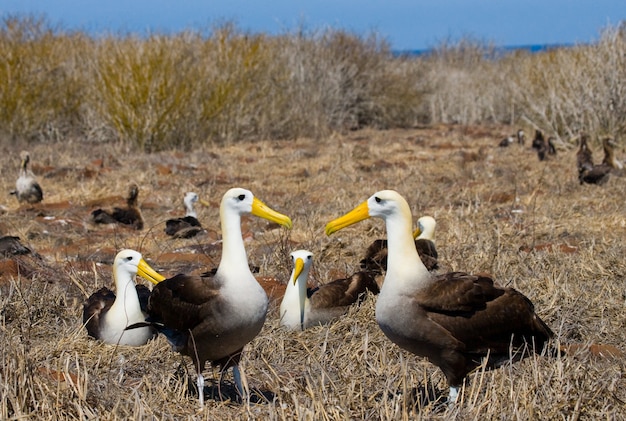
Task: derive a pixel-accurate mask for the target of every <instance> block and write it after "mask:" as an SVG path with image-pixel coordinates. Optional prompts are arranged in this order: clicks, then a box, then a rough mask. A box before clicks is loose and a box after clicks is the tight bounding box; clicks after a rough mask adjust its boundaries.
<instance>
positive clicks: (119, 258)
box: [113, 249, 165, 284]
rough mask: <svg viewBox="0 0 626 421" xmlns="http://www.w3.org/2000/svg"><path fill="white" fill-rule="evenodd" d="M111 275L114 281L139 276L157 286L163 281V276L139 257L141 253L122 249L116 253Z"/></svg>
mask: <svg viewBox="0 0 626 421" xmlns="http://www.w3.org/2000/svg"><path fill="white" fill-rule="evenodd" d="M113 273H114V274H115V279H116V280H117V279H124V277H127V278H132V277H134V276H135V275H139V276H141V277H142V278H144V279H145V280H147V281H150V282H152V283H153V284H158V283H159V282H161V281H163V280H164V279H165V277H164V276H163V275H161V274H159V273H158V272H157V271H155V270H154V269H152V268H151V267H150V265H149V264H148V263H147V262H146V261H145V260H144V259H143V257H142V256H141V253H139V252H138V251H135V250H130V249H124V250H121V251H120V252H119V253H117V255H116V256H115V260H114V261H113Z"/></svg>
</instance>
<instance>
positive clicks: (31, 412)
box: [0, 126, 626, 420]
mask: <svg viewBox="0 0 626 421" xmlns="http://www.w3.org/2000/svg"><path fill="white" fill-rule="evenodd" d="M514 129H515V128H512V127H471V126H466V127H461V126H457V127H453V126H435V127H431V128H424V129H415V130H389V131H380V132H378V131H368V130H366V131H356V132H351V133H349V134H348V135H345V136H339V135H334V136H331V137H327V138H324V139H321V140H313V139H299V140H296V141H293V142H276V141H260V142H256V143H254V144H237V145H230V146H221V147H214V148H211V149H210V150H204V149H198V150H195V151H193V153H185V154H182V153H179V152H175V151H168V152H161V153H158V154H137V153H130V152H128V150H127V149H125V148H122V147H116V146H109V147H108V148H105V147H103V146H96V147H94V146H92V145H89V147H87V145H85V144H74V145H63V144H54V145H53V146H51V145H45V144H38V145H33V146H32V147H31V150H30V152H31V156H32V159H33V166H34V171H35V173H36V174H37V175H38V176H39V179H40V182H41V184H42V187H43V189H44V192H45V200H44V203H43V204H42V205H41V206H38V207H34V208H19V207H18V206H17V203H16V202H14V201H13V200H14V198H13V197H10V196H8V194H7V196H6V197H5V201H4V203H5V206H6V211H5V213H4V214H3V215H2V219H1V221H0V231H1V232H2V233H5V234H12V235H19V236H20V237H21V238H22V239H23V240H24V241H25V242H26V243H27V244H29V245H30V246H31V247H32V248H33V249H34V250H36V251H37V252H39V253H40V254H41V256H42V259H41V260H38V259H34V258H27V257H23V258H21V259H19V261H18V262H17V263H18V267H19V269H20V274H19V275H12V274H11V271H10V267H8V268H7V266H3V269H2V271H3V272H2V274H1V275H0V276H1V277H0V281H1V283H2V284H1V287H0V307H1V309H2V310H1V316H2V318H1V320H0V329H1V330H0V335H1V336H2V341H1V344H2V345H1V350H0V359H1V362H0V373H1V375H0V379H1V380H0V381H1V383H0V388H1V393H0V396H1V398H0V418H3V419H17V418H26V417H32V418H35V417H36V418H38V419H44V418H45V419H58V418H62V419H65V418H70V419H85V418H88V419H93V418H105V419H129V418H133V419H138V418H142V419H145V418H154V419H174V418H175V419H183V418H192V417H193V418H198V417H202V418H206V419H216V418H219V419H270V420H283V419H289V420H291V419H315V420H324V419H327V420H330V419H333V420H334V419H381V420H397V419H407V420H408V419H415V418H424V419H439V418H442V419H443V418H446V419H447V418H449V417H450V416H453V415H454V416H457V417H458V418H459V419H572V420H573V419H623V418H624V416H625V415H626V409H625V406H624V405H625V404H624V402H626V393H625V392H624V389H625V386H626V384H625V380H624V362H623V360H622V359H609V358H593V357H591V356H589V355H587V354H586V353H584V352H583V353H581V354H580V355H578V356H575V357H573V356H568V357H565V358H559V359H550V358H543V357H537V358H533V359H529V360H526V361H524V362H522V363H519V364H515V365H513V366H511V367H508V368H504V369H500V370H496V371H493V372H485V373H482V372H478V373H476V374H474V375H472V376H470V383H469V384H468V385H467V387H466V388H465V389H464V391H463V402H462V403H461V404H460V405H458V408H457V409H454V410H448V409H447V408H446V407H443V408H442V407H440V406H438V405H434V404H430V405H428V404H426V403H425V402H424V401H423V400H421V399H416V398H417V397H418V396H421V394H420V393H419V391H421V390H422V389H429V390H431V391H434V392H435V393H436V394H441V393H446V385H445V381H444V379H443V376H442V375H441V373H440V372H439V371H438V370H437V369H436V368H435V367H434V366H433V365H432V364H430V363H428V362H427V361H424V360H422V359H420V358H417V357H415V356H413V355H410V354H408V353H405V352H403V351H401V350H399V348H398V347H396V346H395V345H394V344H392V343H391V342H390V341H388V340H387V339H386V338H385V337H384V336H383V335H382V333H381V331H380V329H379V328H378V326H377V325H376V323H375V321H374V302H375V299H374V298H373V297H370V299H368V300H366V302H365V304H364V305H363V306H362V307H361V308H359V309H353V310H352V311H351V312H350V314H349V315H348V317H345V318H343V319H342V320H340V321H338V322H337V323H335V324H333V325H331V326H328V327H319V328H314V329H310V330H308V331H306V332H303V333H288V332H284V331H283V330H281V329H280V328H279V327H278V320H277V309H276V308H275V307H272V308H271V310H270V312H269V314H268V318H267V322H266V326H265V328H264V329H263V331H262V332H261V334H260V335H259V336H258V337H257V338H256V339H255V340H254V341H253V342H252V343H250V344H249V345H248V346H247V347H246V349H245V353H244V358H243V369H244V371H245V375H246V377H247V381H248V384H249V386H250V387H251V388H252V389H253V390H255V391H257V392H258V393H262V394H263V395H264V396H266V397H267V399H268V401H267V402H262V403H251V404H247V403H246V404H236V403H231V402H220V401H216V400H212V399H210V400H209V401H208V404H207V405H206V407H205V409H204V410H203V411H202V412H201V413H198V405H197V398H196V396H195V395H194V394H193V393H187V389H186V384H185V381H184V380H185V379H187V376H185V375H184V374H182V375H181V374H178V375H177V374H176V373H177V367H178V366H179V364H180V363H181V358H180V356H178V355H177V354H175V353H173V352H171V351H170V349H169V346H168V345H167V343H166V341H165V340H164V339H163V338H159V339H158V340H156V341H154V342H152V343H150V344H148V345H147V346H145V347H142V348H124V347H114V346H108V345H103V344H100V343H98V342H96V341H93V340H90V339H88V338H87V335H86V331H85V329H84V328H83V327H82V325H81V312H82V301H83V300H84V299H85V297H86V295H87V294H89V293H91V292H92V291H94V290H95V289H96V288H98V287H99V286H102V285H110V284H111V262H112V258H113V256H114V254H115V252H116V250H118V249H119V248H122V247H131V248H135V249H138V250H141V251H142V252H143V253H144V256H146V257H147V258H148V259H149V260H150V261H151V263H152V264H153V266H155V267H156V268H158V269H159V270H161V271H162V272H164V273H166V274H174V273H176V272H178V271H184V272H198V271H202V270H205V269H206V268H207V267H212V266H214V265H215V264H216V263H217V261H218V259H219V247H215V246H211V244H213V243H214V242H215V240H216V239H217V238H218V237H219V224H218V203H219V200H220V198H221V196H222V194H223V193H224V192H225V191H226V190H227V189H228V188H230V187H233V186H243V187H246V188H249V189H251V190H252V191H253V192H254V193H255V194H256V195H257V196H259V197H260V198H261V199H263V200H264V201H265V202H266V203H268V204H269V205H270V206H272V207H273V208H275V209H277V210H279V211H281V212H284V213H286V214H288V215H290V216H291V217H292V219H293V221H294V229H293V230H292V231H291V232H285V231H284V230H270V231H268V230H266V229H265V227H266V224H265V222H263V221H261V220H257V219H246V220H245V224H246V225H245V226H246V227H247V228H246V230H247V231H249V232H250V233H251V234H252V235H253V238H252V239H251V241H249V242H248V243H247V249H248V252H249V256H250V261H251V262H252V263H253V264H256V265H259V266H260V267H261V274H262V275H269V276H276V277H278V278H279V279H282V280H284V281H285V282H286V280H287V279H288V277H289V272H290V267H289V258H288V253H289V252H290V251H292V250H294V249H296V248H308V249H310V250H311V251H313V252H314V253H315V255H316V263H315V264H314V273H313V276H314V278H315V279H316V280H318V281H321V282H324V281H326V280H328V279H329V278H330V277H332V276H333V275H338V274H340V273H344V272H345V273H348V272H351V271H353V270H355V269H356V268H357V267H358V261H359V259H360V257H361V255H362V253H363V252H364V250H365V248H366V246H367V244H369V242H370V241H371V240H372V239H373V238H377V237H381V236H383V235H384V228H383V226H382V223H381V222H380V221H377V220H372V221H367V222H364V223H361V224H359V225H358V226H355V227H354V228H350V229H347V230H344V231H342V232H340V233H339V234H336V235H334V236H333V237H331V238H328V237H326V236H325V235H324V233H323V227H324V225H325V224H326V222H328V221H329V220H330V219H332V218H334V217H337V216H339V215H341V214H343V213H344V212H346V211H348V210H350V209H352V208H353V207H354V206H355V205H356V204H358V203H360V202H361V201H363V200H365V199H366V198H367V197H368V196H369V195H370V194H372V193H373V192H375V191H377V190H380V189H383V188H393V189H396V190H398V191H400V192H401V193H402V194H403V195H404V196H405V197H406V198H407V199H408V201H409V203H410V204H411V206H412V209H413V214H414V216H415V218H417V217H418V216H420V215H423V214H430V215H433V216H434V217H435V218H436V219H437V221H438V227H437V233H436V240H437V244H438V249H439V252H440V256H441V259H442V264H443V266H444V268H446V269H453V270H467V271H489V272H491V273H493V274H495V276H496V277H497V279H498V280H499V281H500V283H501V284H503V285H510V286H513V287H515V288H518V289H519V290H521V291H522V292H524V293H525V294H526V295H527V296H529V297H530V298H531V299H532V300H533V302H534V303H535V305H536V308H537V311H538V313H539V314H540V315H541V317H542V318H543V319H544V320H546V321H547V323H548V324H549V325H550V326H551V327H552V328H553V330H554V331H555V332H556V333H557V335H558V340H559V341H561V342H564V343H569V342H575V343H583V344H586V343H603V344H610V345H615V346H617V347H622V346H623V344H624V343H625V341H626V337H625V333H624V332H625V331H626V329H625V327H626V316H625V315H624V310H625V308H624V307H625V299H624V291H625V286H626V285H625V282H624V273H625V271H626V267H625V266H626V265H625V263H624V229H625V227H626V216H625V215H624V212H623V197H624V193H625V191H626V187H625V182H626V179H624V178H619V177H614V178H612V179H611V180H610V181H609V182H608V183H607V184H606V185H604V186H600V187H598V186H589V185H584V186H581V185H579V184H578V181H577V178H576V172H575V157H574V155H573V152H562V153H561V154H560V155H558V156H557V157H556V158H555V159H552V160H550V161H545V162H539V161H538V160H537V157H536V155H535V153H534V152H532V151H531V149H530V148H529V147H527V148H525V149H523V148H521V147H518V146H517V145H512V146H511V147H509V148H498V147H496V146H495V145H497V143H498V142H499V140H500V138H501V137H502V135H503V134H507V133H512V132H514ZM0 148H1V151H2V154H1V156H0V171H1V176H2V177H1V182H0V183H1V187H2V190H3V191H5V192H8V191H9V190H11V189H12V187H13V183H14V180H15V177H16V173H17V166H18V164H19V162H18V160H19V158H18V154H19V149H17V148H16V147H14V146H12V145H11V144H10V143H9V142H4V143H3V144H2V145H1V146H0ZM97 159H102V160H103V161H102V163H100V162H99V161H96V162H93V161H94V160H97ZM100 164H101V165H100ZM130 181H135V182H137V183H138V184H139V185H140V186H141V192H140V197H139V199H140V203H141V206H142V209H143V212H144V217H145V219H146V229H145V230H144V231H141V232H136V231H128V230H123V229H119V230H110V229H102V228H95V227H92V226H90V225H89V224H88V223H87V221H88V215H89V211H90V210H91V206H93V205H91V206H90V203H95V202H94V199H99V198H102V197H107V196H111V195H115V194H118V195H123V194H124V192H125V190H126V186H127V185H128V183H129V182H130ZM188 190H195V191H197V192H198V193H200V195H201V196H203V197H205V198H207V199H208V200H209V201H210V202H211V203H212V205H213V206H212V207H210V208H200V209H199V216H200V219H201V221H202V222H203V224H204V225H205V226H206V227H207V228H208V229H209V234H208V235H207V236H206V237H202V238H199V239H191V240H172V239H169V238H166V236H165V234H164V233H163V228H164V221H165V219H167V218H168V217H170V216H171V215H173V214H179V213H180V212H182V209H181V207H182V206H181V200H182V195H183V193H184V192H185V191H188ZM68 203H69V205H70V206H69V207H66V206H65V205H66V204H68ZM55 204H56V205H55ZM546 244H553V245H555V247H554V248H555V249H554V250H552V251H550V250H545V245H546ZM561 244H566V245H568V246H572V247H575V248H576V249H575V250H576V251H575V252H574V253H565V252H563V251H561V249H557V247H558V246H559V245H561ZM195 245H204V246H205V248H204V249H203V250H205V254H203V253H197V254H191V252H190V251H188V249H189V248H190V247H192V246H195ZM540 245H544V250H543V251H531V252H526V251H520V247H523V246H526V247H533V246H540ZM538 248H540V247H538ZM172 253H174V256H175V257H174V258H172ZM176 256H177V257H176ZM3 263H6V261H3ZM185 367H186V369H187V370H192V368H191V364H190V363H189V361H188V360H185ZM207 373H208V377H209V378H211V377H212V376H213V378H216V377H217V376H216V374H215V373H214V374H213V375H212V374H211V373H210V368H208V367H207ZM189 374H190V375H191V376H192V378H193V374H192V373H189ZM181 378H182V379H183V380H181ZM230 380H231V376H230V374H229V375H228V376H227V377H226V381H227V383H225V384H223V385H222V387H226V388H227V387H229V383H228V382H229V381H230ZM191 383H193V381H192V382H191Z"/></svg>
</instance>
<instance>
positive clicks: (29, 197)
mask: <svg viewBox="0 0 626 421" xmlns="http://www.w3.org/2000/svg"><path fill="white" fill-rule="evenodd" d="M20 159H21V164H20V172H19V175H18V177H17V181H16V182H15V190H13V191H12V192H11V194H14V195H15V197H17V201H18V202H20V203H23V202H26V203H30V204H34V203H39V202H41V201H42V200H43V190H42V189H41V186H40V185H39V183H38V182H37V179H36V178H35V174H33V172H32V171H31V170H30V168H28V164H29V163H30V154H29V153H28V152H26V151H22V153H20Z"/></svg>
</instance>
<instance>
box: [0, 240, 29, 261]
mask: <svg viewBox="0 0 626 421" xmlns="http://www.w3.org/2000/svg"><path fill="white" fill-rule="evenodd" d="M30 253H31V250H30V249H29V248H28V247H26V246H25V245H23V244H22V243H21V242H20V237H15V236H12V235H5V236H2V237H0V257H11V256H19V255H23V254H30Z"/></svg>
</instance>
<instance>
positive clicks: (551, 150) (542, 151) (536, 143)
mask: <svg viewBox="0 0 626 421" xmlns="http://www.w3.org/2000/svg"><path fill="white" fill-rule="evenodd" d="M532 148H533V149H535V150H536V151H537V158H539V160H540V161H544V160H545V159H546V157H547V155H556V147H555V146H554V137H552V136H550V137H549V138H548V140H547V141H546V139H545V138H544V137H543V133H542V132H541V130H535V138H534V139H533V143H532Z"/></svg>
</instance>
